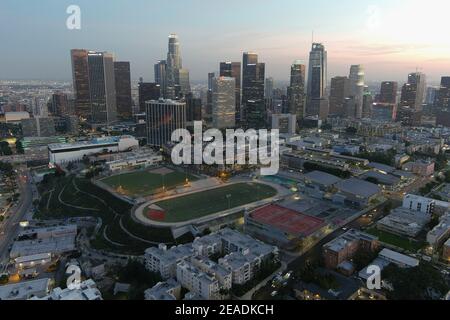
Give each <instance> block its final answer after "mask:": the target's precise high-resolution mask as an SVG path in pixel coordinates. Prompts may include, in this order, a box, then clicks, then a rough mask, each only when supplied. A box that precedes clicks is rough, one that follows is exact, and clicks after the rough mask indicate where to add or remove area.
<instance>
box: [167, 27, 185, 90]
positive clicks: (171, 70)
mask: <svg viewBox="0 0 450 320" xmlns="http://www.w3.org/2000/svg"><path fill="white" fill-rule="evenodd" d="M181 68H183V64H182V60H181V52H180V42H179V40H178V36H177V35H176V34H171V35H169V47H168V52H167V86H169V87H174V86H175V85H176V84H177V82H176V78H177V73H178V70H180V69H181Z"/></svg>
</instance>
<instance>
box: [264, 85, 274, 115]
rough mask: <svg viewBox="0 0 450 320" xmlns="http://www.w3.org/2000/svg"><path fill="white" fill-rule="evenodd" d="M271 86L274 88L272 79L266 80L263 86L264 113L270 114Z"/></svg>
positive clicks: (271, 106) (272, 108)
mask: <svg viewBox="0 0 450 320" xmlns="http://www.w3.org/2000/svg"><path fill="white" fill-rule="evenodd" d="M273 86H274V81H273V78H272V77H269V78H266V81H265V84H264V104H265V109H266V111H267V112H270V113H272V112H273V111H274V105H273V104H274V101H273V89H274V87H273Z"/></svg>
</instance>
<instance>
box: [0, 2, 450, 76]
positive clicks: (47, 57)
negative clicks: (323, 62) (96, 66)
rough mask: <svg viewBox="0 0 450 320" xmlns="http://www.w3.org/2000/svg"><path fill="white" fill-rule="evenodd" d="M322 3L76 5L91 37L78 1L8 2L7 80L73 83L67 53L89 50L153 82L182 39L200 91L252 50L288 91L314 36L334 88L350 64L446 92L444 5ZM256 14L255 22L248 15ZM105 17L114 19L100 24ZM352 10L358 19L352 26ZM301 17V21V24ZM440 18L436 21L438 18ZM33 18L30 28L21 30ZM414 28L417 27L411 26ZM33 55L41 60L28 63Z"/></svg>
mask: <svg viewBox="0 0 450 320" xmlns="http://www.w3.org/2000/svg"><path fill="white" fill-rule="evenodd" d="M111 2H112V3H111ZM319 2H321V4H323V5H321V6H317V5H314V6H312V5H311V4H308V3H307V2H306V1H284V2H283V3H282V5H278V6H277V5H276V3H275V2H273V1H268V2H266V3H263V4H260V5H258V6H256V4H257V3H256V2H255V1H249V2H248V3H247V2H246V3H245V4H242V5H241V6H239V8H240V9H239V10H237V9H236V6H235V4H237V2H234V1H231V2H229V3H228V5H225V4H220V3H214V2H213V3H206V2H202V1H195V0H194V1H187V2H184V3H182V4H181V3H180V4H179V5H178V6H177V5H176V4H174V3H170V4H169V3H163V2H161V1H152V2H151V3H149V2H144V1H135V2H134V6H133V7H130V6H127V5H126V4H125V3H123V2H119V1H109V2H108V5H106V4H105V5H102V4H104V1H102V0H100V1H96V2H95V4H89V3H88V2H87V1H77V5H79V6H80V7H81V13H82V29H81V30H79V31H70V30H67V29H66V28H65V20H66V18H67V16H68V15H67V14H66V13H65V9H66V8H67V6H68V5H69V4H71V3H70V2H69V1H57V2H56V1H54V0H46V1H41V2H40V3H39V5H38V4H34V3H32V4H30V3H27V4H26V5H25V2H24V1H20V0H19V1H15V2H12V1H6V2H2V4H1V5H0V8H1V10H0V18H2V19H1V22H0V26H1V30H4V31H6V32H8V34H9V36H8V37H7V38H6V39H5V42H6V45H5V46H4V48H5V49H4V52H3V53H2V56H3V59H2V60H1V61H0V70H1V74H0V78H1V79H42V80H70V78H71V68H70V63H69V59H68V58H67V57H68V52H69V51H70V49H72V48H77V47H78V48H85V47H88V48H92V49H93V50H99V51H108V52H113V53H114V54H115V55H116V56H120V57H121V59H122V60H126V61H130V62H131V76H132V79H133V80H137V79H138V78H139V77H143V78H144V79H145V80H147V81H152V80H153V65H154V63H155V62H156V61H158V60H161V59H165V48H166V41H167V35H168V34H170V33H177V34H178V35H179V37H180V42H181V45H182V52H183V60H184V61H183V65H184V66H185V67H186V68H188V69H189V70H190V77H191V80H192V81H193V82H200V81H201V82H206V79H207V73H208V72H211V71H218V68H219V66H218V64H219V62H220V61H240V57H241V56H242V53H243V52H245V51H254V52H256V53H258V55H259V57H260V60H261V61H264V62H265V63H266V66H267V67H266V69H267V70H266V76H271V77H273V78H274V79H275V81H282V82H285V81H288V79H289V70H290V66H291V64H292V62H293V61H295V60H303V61H304V62H305V64H307V61H308V54H309V50H310V47H311V40H312V37H311V36H312V35H311V33H312V31H313V30H314V32H315V36H314V41H315V42H320V43H323V44H324V45H325V46H326V48H327V51H328V79H331V78H332V77H334V76H338V75H345V74H347V72H348V68H349V66H350V65H351V64H362V65H364V68H365V70H366V80H367V81H368V82H370V81H382V80H395V81H404V79H405V78H406V75H407V74H408V73H411V72H413V71H415V70H416V69H418V70H419V71H421V72H424V73H426V74H427V78H428V79H429V82H430V83H431V84H438V83H439V79H440V77H441V75H443V74H446V73H448V72H447V70H449V69H450V61H449V60H448V59H446V56H448V54H449V53H450V46H448V45H447V44H444V43H442V42H439V41H440V39H445V37H444V33H445V29H444V28H442V26H441V25H442V24H443V23H444V22H443V21H441V20H443V19H440V18H439V17H440V16H441V13H440V12H441V11H442V10H435V11H437V12H434V11H430V10H429V9H427V8H435V9H436V8H441V9H442V7H447V6H449V4H447V3H445V2H444V1H441V0H432V1H429V2H428V3H427V7H426V8H424V10H421V11H420V12H419V11H418V10H415V9H414V8H416V6H415V5H414V4H412V3H411V1H401V0H398V1H377V4H373V3H372V2H370V1H360V2H358V3H355V2H354V1H343V2H342V3H340V5H339V6H336V5H335V4H334V2H331V1H325V0H322V1H319ZM413 2H414V3H415V2H417V3H418V1H413ZM123 6H127V7H126V8H127V9H126V10H125V9H124V7H123ZM196 8H197V10H195V9H196ZM199 8H203V9H205V12H206V9H207V10H208V15H202V12H201V10H200V12H198V11H199V10H198V9H199ZM250 8H251V9H252V10H253V12H254V14H251V15H247V16H246V15H245V13H246V12H247V13H248V12H251V11H248V10H249V9H250ZM413 9H414V10H413ZM99 10H101V12H102V13H105V14H101V15H98V13H99ZM349 10H351V12H354V14H352V15H351V16H350V17H348V12H349ZM293 11H294V12H301V14H300V16H299V18H298V17H297V16H295V15H294V16H293V13H292V12H293ZM169 12H170V14H171V15H174V16H175V17H182V16H183V14H184V15H185V16H186V17H188V18H191V22H190V21H189V19H187V20H186V19H181V20H180V22H175V23H170V22H168V21H167V19H165V18H164V17H167V14H168V13H169ZM341 13H342V16H343V14H344V13H347V16H346V17H347V18H346V19H342V18H339V16H340V14H341ZM358 13H359V14H358ZM431 13H433V14H434V19H431V18H430V17H429V15H430V14H431ZM202 16H203V17H202ZM285 16H286V17H287V18H285ZM146 17H148V18H146ZM219 18H220V19H219ZM24 19H25V21H26V23H22V21H24ZM231 20H233V21H234V22H235V23H234V24H233V23H232V21H231ZM344 20H345V21H344ZM411 20H412V21H416V23H415V24H411V23H409V24H406V23H408V21H411ZM19 21H21V22H20V27H18V26H19ZM43 21H45V23H44V22H43ZM213 21H215V23H213ZM388 21H395V22H396V23H389V22H388ZM172 22H173V21H172ZM267 22H269V23H267ZM16 26H17V28H16ZM155 26H156V27H155ZM403 26H405V27H403ZM30 56H33V59H28V58H27V57H30Z"/></svg>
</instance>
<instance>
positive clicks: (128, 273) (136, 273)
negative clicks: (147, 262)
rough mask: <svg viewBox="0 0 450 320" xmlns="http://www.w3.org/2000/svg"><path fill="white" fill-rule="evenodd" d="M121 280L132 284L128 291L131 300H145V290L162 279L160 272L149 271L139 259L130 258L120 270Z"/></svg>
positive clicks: (119, 276)
mask: <svg viewBox="0 0 450 320" xmlns="http://www.w3.org/2000/svg"><path fill="white" fill-rule="evenodd" d="M118 278H119V281H120V282H124V283H129V284H130V285H131V287H130V291H129V292H128V298H129V299H130V300H143V299H144V291H145V290H147V289H148V288H151V287H153V286H155V285H156V284H157V283H158V282H160V281H162V278H161V276H160V275H159V274H157V273H154V272H150V271H148V270H147V269H146V268H145V266H144V265H143V264H142V263H140V262H139V261H137V260H134V259H130V260H128V263H127V265H126V266H125V267H123V268H122V269H120V270H119V271H118Z"/></svg>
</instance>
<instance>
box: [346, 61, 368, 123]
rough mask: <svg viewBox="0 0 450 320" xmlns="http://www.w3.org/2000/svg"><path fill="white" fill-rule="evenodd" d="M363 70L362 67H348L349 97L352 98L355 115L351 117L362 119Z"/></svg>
mask: <svg viewBox="0 0 450 320" xmlns="http://www.w3.org/2000/svg"><path fill="white" fill-rule="evenodd" d="M364 76H365V73H364V68H363V66H362V65H353V66H351V67H350V75H349V80H350V96H351V97H353V98H354V103H355V114H354V116H353V117H355V118H357V119H361V118H362V109H363V97H364Z"/></svg>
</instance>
